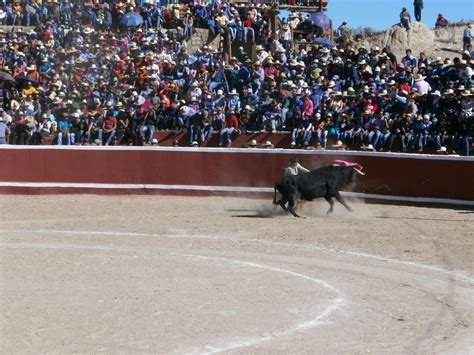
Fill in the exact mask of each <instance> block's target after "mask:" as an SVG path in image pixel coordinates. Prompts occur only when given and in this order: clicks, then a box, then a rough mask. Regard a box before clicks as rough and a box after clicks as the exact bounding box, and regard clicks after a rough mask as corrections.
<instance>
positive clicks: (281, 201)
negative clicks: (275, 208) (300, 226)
mask: <svg viewBox="0 0 474 355" xmlns="http://www.w3.org/2000/svg"><path fill="white" fill-rule="evenodd" d="M287 202H288V200H287V199H286V198H284V197H282V198H281V199H279V200H278V201H277V205H280V206H281V208H283V210H284V211H285V212H288V208H286V206H285V205H286V203H287Z"/></svg>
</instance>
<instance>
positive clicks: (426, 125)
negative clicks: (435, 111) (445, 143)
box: [414, 114, 431, 153]
mask: <svg viewBox="0 0 474 355" xmlns="http://www.w3.org/2000/svg"><path fill="white" fill-rule="evenodd" d="M420 116H421V115H420ZM420 116H419V117H420ZM421 117H422V118H421V120H420V119H417V121H416V123H415V130H414V133H415V147H417V148H418V152H420V153H421V152H423V150H425V149H426V147H427V146H428V142H429V139H430V138H431V117H430V115H428V114H424V115H423V116H421Z"/></svg>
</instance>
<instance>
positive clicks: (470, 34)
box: [462, 23, 474, 51]
mask: <svg viewBox="0 0 474 355" xmlns="http://www.w3.org/2000/svg"><path fill="white" fill-rule="evenodd" d="M473 28H474V24H472V23H471V24H469V25H467V26H466V28H465V29H464V32H463V35H462V42H463V46H462V50H463V51H471V49H472V44H471V39H472V38H474V31H473Z"/></svg>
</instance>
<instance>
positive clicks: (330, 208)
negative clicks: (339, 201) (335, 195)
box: [324, 195, 334, 214]
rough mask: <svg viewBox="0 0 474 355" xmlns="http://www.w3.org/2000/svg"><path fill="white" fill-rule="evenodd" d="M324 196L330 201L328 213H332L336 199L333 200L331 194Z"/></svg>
mask: <svg viewBox="0 0 474 355" xmlns="http://www.w3.org/2000/svg"><path fill="white" fill-rule="evenodd" d="M324 198H325V199H326V201H327V202H328V203H329V205H330V207H329V209H328V211H327V214H331V213H332V212H333V211H334V201H333V200H332V198H331V196H330V195H326V196H324Z"/></svg>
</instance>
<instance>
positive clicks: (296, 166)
mask: <svg viewBox="0 0 474 355" xmlns="http://www.w3.org/2000/svg"><path fill="white" fill-rule="evenodd" d="M308 172H309V170H308V169H306V168H305V167H303V166H302V165H301V164H300V163H299V162H298V158H291V159H290V162H289V163H288V166H287V167H286V168H285V176H296V175H301V174H306V173H308Z"/></svg>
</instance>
